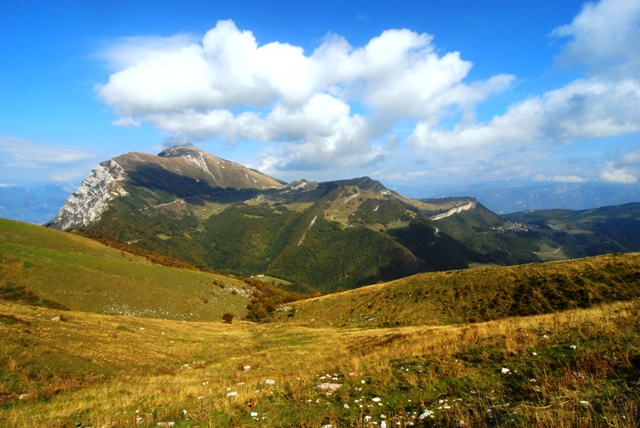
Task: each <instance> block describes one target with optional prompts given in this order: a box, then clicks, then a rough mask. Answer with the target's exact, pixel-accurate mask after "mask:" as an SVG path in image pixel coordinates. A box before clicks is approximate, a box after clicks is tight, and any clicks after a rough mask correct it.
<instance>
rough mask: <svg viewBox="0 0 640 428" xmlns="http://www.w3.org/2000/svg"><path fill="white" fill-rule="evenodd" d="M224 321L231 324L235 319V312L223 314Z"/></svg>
mask: <svg viewBox="0 0 640 428" xmlns="http://www.w3.org/2000/svg"><path fill="white" fill-rule="evenodd" d="M222 321H224V322H226V323H227V324H231V322H232V321H233V314H230V313H229V312H227V313H225V314H222Z"/></svg>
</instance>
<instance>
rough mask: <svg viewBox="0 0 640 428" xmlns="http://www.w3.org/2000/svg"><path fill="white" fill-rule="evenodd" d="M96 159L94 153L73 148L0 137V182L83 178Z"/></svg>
mask: <svg viewBox="0 0 640 428" xmlns="http://www.w3.org/2000/svg"><path fill="white" fill-rule="evenodd" d="M96 160H97V154H96V153H92V152H89V151H87V150H83V149H79V148H76V147H66V146H52V145H48V144H42V143H38V142H35V141H31V140H25V139H23V138H16V137H12V136H0V179H3V178H4V177H7V178H10V179H12V180H17V181H20V182H25V183H28V182H38V181H40V182H44V181H48V180H53V181H69V180H73V179H77V178H82V177H84V176H85V175H86V174H87V173H88V172H89V171H90V169H91V168H92V167H93V166H94V164H95V162H96Z"/></svg>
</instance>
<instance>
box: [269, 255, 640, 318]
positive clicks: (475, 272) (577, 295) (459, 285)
mask: <svg viewBox="0 0 640 428" xmlns="http://www.w3.org/2000/svg"><path fill="white" fill-rule="evenodd" d="M639 286H640V253H633V254H626V255H607V256H599V257H595V258H589V259H580V260H571V261H562V262H552V263H543V264H530V265H521V266H511V267H485V268H477V269H469V270H460V271H448V272H438V273H425V274H418V275H414V276H411V277H408V278H404V279H400V280H396V281H393V282H390V283H386V284H378V285H372V286H369V287H363V288H360V289H357V290H352V291H349V292H346V293H337V294H332V295H327V296H323V297H319V298H315V299H310V300H305V301H300V302H296V303H293V304H291V305H289V307H291V308H294V310H292V311H283V312H280V319H281V320H289V321H292V322H300V323H305V324H311V325H323V326H327V325H334V326H358V327H366V326H369V327H374V326H395V325H421V324H437V325H442V324H456V323H466V322H474V321H486V320H491V319H498V318H503V317H506V316H516V315H533V314H537V313H549V312H553V311H557V310H565V309H573V308H580V307H582V308H584V307H588V306H590V305H593V304H598V303H603V302H611V301H615V300H628V299H632V298H637V297H639V296H640V287H639ZM293 313H295V315H294V316H288V315H292V314H293ZM311 320H313V321H311Z"/></svg>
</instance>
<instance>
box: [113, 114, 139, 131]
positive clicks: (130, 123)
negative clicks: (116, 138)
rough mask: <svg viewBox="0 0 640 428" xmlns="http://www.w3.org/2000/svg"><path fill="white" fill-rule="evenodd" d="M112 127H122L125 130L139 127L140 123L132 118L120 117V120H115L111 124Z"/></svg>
mask: <svg viewBox="0 0 640 428" xmlns="http://www.w3.org/2000/svg"><path fill="white" fill-rule="evenodd" d="M111 124H112V125H114V126H124V127H125V128H138V127H140V122H139V121H137V120H136V119H135V118H133V117H130V116H129V117H121V118H120V119H116V120H114V121H113V122H111Z"/></svg>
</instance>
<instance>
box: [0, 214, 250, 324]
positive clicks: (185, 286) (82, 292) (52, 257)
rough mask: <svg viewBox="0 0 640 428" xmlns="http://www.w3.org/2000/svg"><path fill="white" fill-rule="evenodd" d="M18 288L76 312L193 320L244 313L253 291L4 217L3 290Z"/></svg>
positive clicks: (0, 239)
mask: <svg viewBox="0 0 640 428" xmlns="http://www.w3.org/2000/svg"><path fill="white" fill-rule="evenodd" d="M214 281H215V282H216V284H222V285H223V287H224V288H222V287H220V286H219V285H216V284H214ZM20 287H25V288H26V289H28V290H30V291H31V292H33V293H35V294H36V295H37V296H40V297H41V298H43V299H47V300H49V301H53V302H58V303H61V304H64V305H66V306H68V307H69V308H71V309H75V310H82V311H90V312H99V313H111V314H127V315H137V316H146V317H154V318H169V319H189V320H214V319H215V320H218V319H220V317H221V315H222V314H223V313H225V312H231V313H234V314H235V315H237V316H241V315H243V314H244V313H245V312H246V305H247V303H248V301H249V294H250V293H249V291H246V290H245V289H246V288H248V287H247V286H246V284H244V283H242V282H240V281H237V280H234V279H231V278H227V277H224V276H219V275H214V274H210V273H205V272H197V271H190V270H184V269H175V268H169V267H165V266H158V265H154V264H152V263H150V262H149V261H147V260H146V259H144V258H142V257H137V256H134V255H132V254H130V253H126V252H122V251H119V250H116V249H113V248H110V247H107V246H105V245H102V244H99V243H97V242H95V241H92V240H89V239H86V238H82V237H79V236H75V235H73V234H70V233H64V232H59V231H55V230H50V229H45V228H42V227H38V226H33V225H27V224H24V223H19V222H13V221H8V220H0V288H1V289H2V290H5V291H3V292H2V293H0V294H4V293H10V292H11V291H12V290H15V289H17V288H20ZM234 290H235V291H234Z"/></svg>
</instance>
